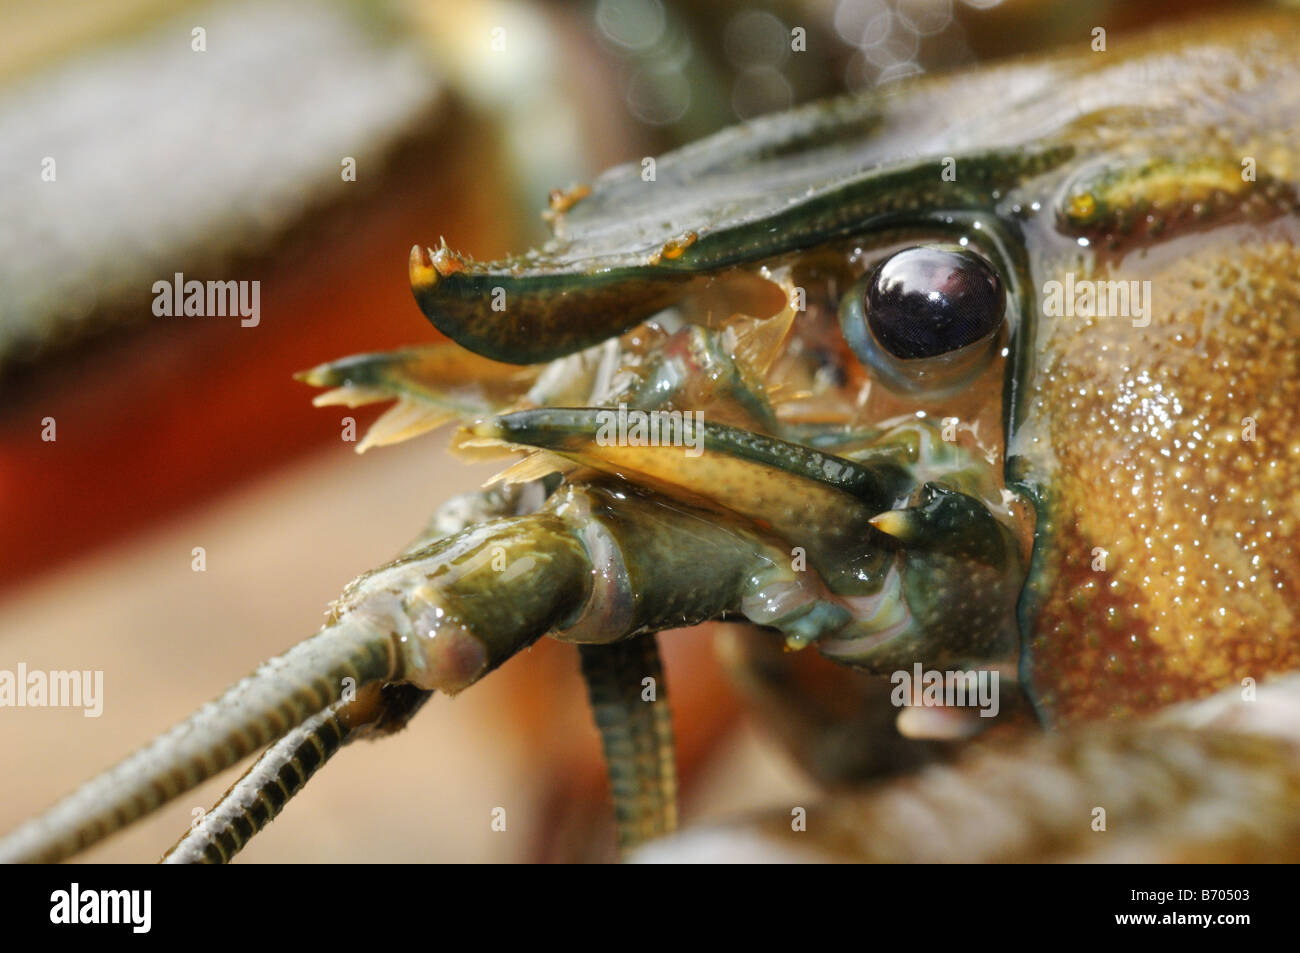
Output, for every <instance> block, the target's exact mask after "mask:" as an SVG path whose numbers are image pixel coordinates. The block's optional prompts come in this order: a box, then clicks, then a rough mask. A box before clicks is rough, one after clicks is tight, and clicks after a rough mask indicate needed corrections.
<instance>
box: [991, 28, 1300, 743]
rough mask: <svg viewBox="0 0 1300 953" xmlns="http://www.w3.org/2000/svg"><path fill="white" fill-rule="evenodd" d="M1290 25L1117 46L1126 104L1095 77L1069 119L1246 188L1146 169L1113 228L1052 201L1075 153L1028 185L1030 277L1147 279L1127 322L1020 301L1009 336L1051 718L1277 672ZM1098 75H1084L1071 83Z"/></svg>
mask: <svg viewBox="0 0 1300 953" xmlns="http://www.w3.org/2000/svg"><path fill="white" fill-rule="evenodd" d="M1283 24H1285V27H1284V26H1283ZM1295 26H1296V24H1295V22H1294V20H1291V21H1269V20H1265V21H1254V22H1251V21H1247V22H1246V23H1245V24H1238V25H1237V26H1233V27H1227V26H1226V25H1225V27H1224V28H1223V29H1222V30H1218V29H1217V28H1216V29H1215V30H1205V29H1204V28H1203V27H1202V29H1201V30H1200V33H1199V36H1193V35H1191V34H1187V35H1184V36H1183V37H1182V38H1181V39H1175V41H1174V42H1173V44H1172V45H1171V46H1170V47H1169V48H1165V49H1160V50H1157V51H1156V52H1155V53H1153V54H1150V55H1146V56H1145V57H1139V58H1138V59H1139V63H1138V65H1140V66H1141V69H1137V68H1135V69H1134V70H1132V71H1130V72H1131V75H1130V77H1129V79H1130V81H1132V82H1135V83H1136V82H1138V81H1139V80H1140V81H1141V82H1143V83H1145V84H1149V85H1148V86H1147V89H1148V90H1149V91H1148V92H1147V93H1145V94H1143V95H1141V96H1140V97H1139V98H1140V99H1142V101H1143V103H1144V108H1142V109H1140V110H1138V109H1130V108H1126V107H1125V106H1124V104H1123V97H1122V95H1120V96H1116V95H1113V93H1114V91H1113V90H1111V91H1109V94H1110V95H1111V99H1112V100H1113V102H1112V103H1111V104H1110V105H1108V106H1107V108H1105V109H1103V110H1100V111H1096V112H1091V113H1089V114H1088V115H1087V118H1086V120H1080V124H1079V130H1078V131H1079V134H1080V136H1081V137H1082V139H1083V140H1084V141H1087V142H1091V143H1095V144H1100V143H1110V144H1111V147H1110V148H1111V158H1110V159H1109V160H1108V161H1109V162H1111V163H1112V164H1117V165H1121V166H1122V165H1123V163H1124V162H1126V161H1130V162H1138V161H1143V160H1145V159H1147V158H1153V159H1154V160H1155V161H1157V162H1168V163H1169V164H1171V166H1173V167H1175V168H1177V167H1178V165H1179V164H1180V163H1199V162H1203V161H1206V160H1209V161H1212V162H1216V163H1218V164H1219V167H1220V168H1221V169H1227V170H1233V171H1234V172H1235V170H1236V169H1238V168H1241V169H1244V168H1246V166H1247V165H1248V164H1249V163H1246V162H1245V161H1244V160H1246V159H1247V158H1248V157H1249V158H1251V159H1252V160H1253V162H1254V165H1255V168H1256V171H1257V174H1258V180H1257V181H1255V182H1253V183H1251V185H1250V186H1249V188H1246V189H1245V190H1241V189H1237V190H1236V191H1237V192H1238V193H1239V194H1238V195H1236V196H1228V195H1225V194H1224V191H1223V190H1222V189H1219V190H1215V189H1208V190H1207V189H1205V188H1203V187H1202V188H1201V189H1200V191H1197V187H1194V186H1191V185H1188V186H1186V187H1185V190H1184V191H1183V192H1181V193H1180V191H1179V189H1180V186H1179V184H1178V182H1179V178H1180V177H1179V175H1177V174H1171V175H1170V176H1169V177H1168V181H1163V182H1154V183H1153V182H1150V181H1148V182H1147V184H1146V186H1145V188H1146V190H1147V195H1146V196H1145V197H1146V198H1148V199H1150V201H1148V202H1144V203H1143V204H1141V205H1140V206H1138V207H1136V208H1135V209H1129V212H1130V213H1131V214H1129V216H1128V217H1129V223H1130V225H1131V227H1128V228H1127V229H1118V228H1107V227H1106V226H1105V225H1103V226H1101V227H1094V228H1093V229H1092V230H1088V229H1086V228H1084V227H1082V226H1080V225H1079V224H1078V223H1077V222H1072V221H1071V220H1070V219H1069V217H1068V215H1067V214H1066V213H1067V212H1068V210H1069V208H1070V205H1069V203H1070V202H1071V198H1070V196H1071V194H1073V193H1074V192H1077V191H1078V190H1077V188H1075V186H1077V185H1078V183H1079V182H1080V181H1083V180H1086V179H1087V178H1088V177H1089V176H1092V177H1093V178H1094V179H1095V178H1096V175H1097V174H1096V169H1095V166H1094V168H1092V169H1091V170H1089V169H1085V168H1082V167H1076V168H1075V169H1073V170H1071V171H1069V172H1068V173H1067V174H1066V175H1065V176H1064V177H1063V178H1062V179H1061V180H1059V181H1056V182H1054V183H1053V184H1052V190H1051V191H1047V192H1043V193H1042V202H1043V205H1044V207H1045V208H1050V209H1051V210H1052V211H1053V212H1054V214H1053V215H1051V216H1040V217H1039V218H1038V219H1036V220H1035V221H1034V222H1032V223H1031V224H1030V225H1029V226H1027V228H1026V240H1027V243H1028V249H1029V252H1030V262H1031V270H1032V271H1033V275H1032V282H1031V284H1030V287H1031V290H1032V291H1033V292H1035V293H1040V292H1043V290H1044V288H1045V286H1046V283H1047V282H1050V281H1053V280H1056V281H1061V282H1065V281H1066V279H1067V273H1072V275H1073V279H1074V280H1075V282H1076V284H1077V283H1078V282H1079V281H1082V280H1085V279H1086V280H1124V281H1138V282H1148V281H1149V282H1150V285H1149V286H1147V287H1149V295H1150V297H1149V301H1150V311H1149V314H1148V315H1147V317H1149V324H1145V320H1146V318H1144V317H1141V316H1138V317H1130V316H1115V317H1086V318H1085V317H1071V316H1056V317H1051V316H1048V315H1046V314H1044V313H1043V308H1042V307H1040V308H1039V314H1038V316H1037V326H1036V327H1035V328H1034V329H1033V332H1032V334H1033V338H1032V354H1033V361H1032V369H1031V371H1030V373H1029V376H1028V380H1026V381H1024V382H1023V389H1024V393H1025V395H1026V396H1025V404H1024V410H1023V411H1022V417H1021V421H1022V422H1021V424H1020V426H1019V427H1018V429H1017V431H1016V432H1015V434H1014V435H1013V437H1012V441H1011V444H1010V446H1009V451H1010V453H1011V454H1013V455H1019V456H1021V457H1022V458H1023V461H1022V462H1023V463H1025V464H1026V465H1027V471H1028V474H1029V476H1028V481H1027V482H1028V483H1029V484H1030V485H1032V486H1036V487H1037V488H1038V489H1039V490H1040V491H1041V492H1042V500H1041V506H1040V513H1039V525H1038V528H1037V532H1036V537H1037V542H1036V547H1037V549H1036V563H1035V568H1034V572H1033V574H1032V577H1031V581H1030V583H1029V586H1028V587H1027V589H1026V594H1025V598H1024V600H1023V602H1022V623H1023V625H1024V627H1025V631H1026V633H1027V640H1026V646H1025V648H1026V652H1025V656H1024V659H1023V660H1022V670H1023V671H1024V674H1025V676H1026V678H1027V680H1028V684H1029V686H1030V689H1031V694H1032V696H1033V698H1034V700H1035V703H1036V705H1037V706H1038V708H1039V710H1040V711H1041V712H1042V714H1043V715H1044V716H1045V717H1046V718H1047V719H1048V720H1049V721H1051V722H1066V721H1074V720H1079V719H1087V718H1096V717H1104V716H1125V715H1130V714H1135V713H1141V712H1146V711H1150V710H1152V709H1155V708H1157V707H1159V706H1162V705H1165V704H1168V703H1169V702H1173V701H1177V700H1181V699H1186V698H1192V697H1198V696H1201V695H1205V694H1207V693H1209V692H1212V691H1215V690H1218V689H1221V688H1224V687H1226V686H1229V685H1233V684H1238V683H1243V682H1244V680H1246V679H1254V680H1259V679H1261V678H1263V677H1265V676H1267V675H1268V674H1270V673H1275V672H1279V671H1283V670H1287V669H1296V668H1300V615H1298V613H1300V601H1298V600H1297V592H1298V587H1300V345H1298V344H1297V337H1298V335H1300V216H1298V215H1297V212H1296V202H1295V194H1296V192H1295V184H1296V182H1297V180H1298V177H1297V172H1298V171H1300V69H1297V63H1300V43H1298V42H1297V37H1300V31H1298V30H1296V29H1295ZM1179 44H1182V45H1181V46H1180V45H1179ZM1111 72H1112V74H1113V73H1114V71H1113V70H1112V71H1111ZM1120 75H1121V76H1122V75H1123V72H1122V71H1121V73H1120ZM1117 78H1118V77H1117V76H1115V75H1112V76H1111V81H1112V82H1114V81H1115V80H1116V79H1117ZM1134 88H1135V89H1136V86H1135V87H1134ZM1150 90H1153V91H1150ZM1105 92H1107V91H1106V90H1103V89H1099V88H1092V87H1090V86H1089V84H1088V83H1087V81H1086V79H1085V82H1084V83H1083V84H1082V85H1081V87H1080V90H1079V97H1080V99H1081V101H1083V100H1087V99H1088V98H1089V97H1090V96H1092V95H1093V94H1096V95H1101V94H1102V93H1105ZM1225 181H1230V180H1228V179H1225ZM1141 191H1142V190H1141V189H1139V190H1138V192H1139V193H1140V192H1141ZM1243 195H1245V196H1248V197H1247V198H1243V197H1242V196H1243ZM1079 204H1080V203H1077V202H1076V203H1075V206H1074V207H1075V208H1077V207H1078V206H1079ZM1084 204H1086V205H1089V206H1090V203H1084ZM1152 225H1155V227H1154V228H1152V227H1151V226H1152ZM1081 239H1082V240H1083V241H1084V242H1086V245H1085V244H1083V243H1081V241H1080V240H1081ZM1138 287H1141V286H1140V285H1139V286H1138ZM1040 304H1041V302H1040ZM1144 324H1145V326H1143V325H1144ZM1246 684H1249V683H1246Z"/></svg>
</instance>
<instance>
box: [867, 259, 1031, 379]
mask: <svg viewBox="0 0 1300 953" xmlns="http://www.w3.org/2000/svg"><path fill="white" fill-rule="evenodd" d="M1005 309H1006V295H1005V294H1004V293H1003V290H1002V280H1001V279H1000V278H999V277H998V273H997V272H996V271H995V270H994V268H993V266H992V265H991V264H989V263H988V262H987V261H986V260H985V259H984V258H982V257H981V256H980V255H978V254H976V253H975V252H973V251H969V250H968V249H965V248H962V247H961V246H960V245H930V246H922V247H917V248H908V249H906V250H905V251H900V252H898V253H897V254H895V255H891V256H890V257H889V258H887V259H885V260H884V261H883V262H881V263H880V265H879V266H877V268H876V270H875V272H874V273H873V274H872V276H871V278H870V280H869V281H868V282H867V287H866V293H865V300H864V301H863V310H864V312H865V315H866V319H867V325H868V327H870V328H871V334H872V336H873V337H875V339H876V341H877V342H879V344H880V346H881V347H882V348H884V349H885V350H886V351H888V352H889V353H890V354H892V355H893V356H894V357H896V358H899V359H900V360H905V361H910V360H916V359H919V358H927V357H937V356H939V355H940V354H947V353H949V352H951V351H956V350H959V349H961V348H963V347H966V346H967V345H970V344H974V343H975V342H976V341H982V340H983V339H985V338H987V337H988V336H989V335H991V334H993V333H994V332H995V331H997V330H998V328H999V327H1001V326H1002V316H1003V312H1004V311H1005Z"/></svg>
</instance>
